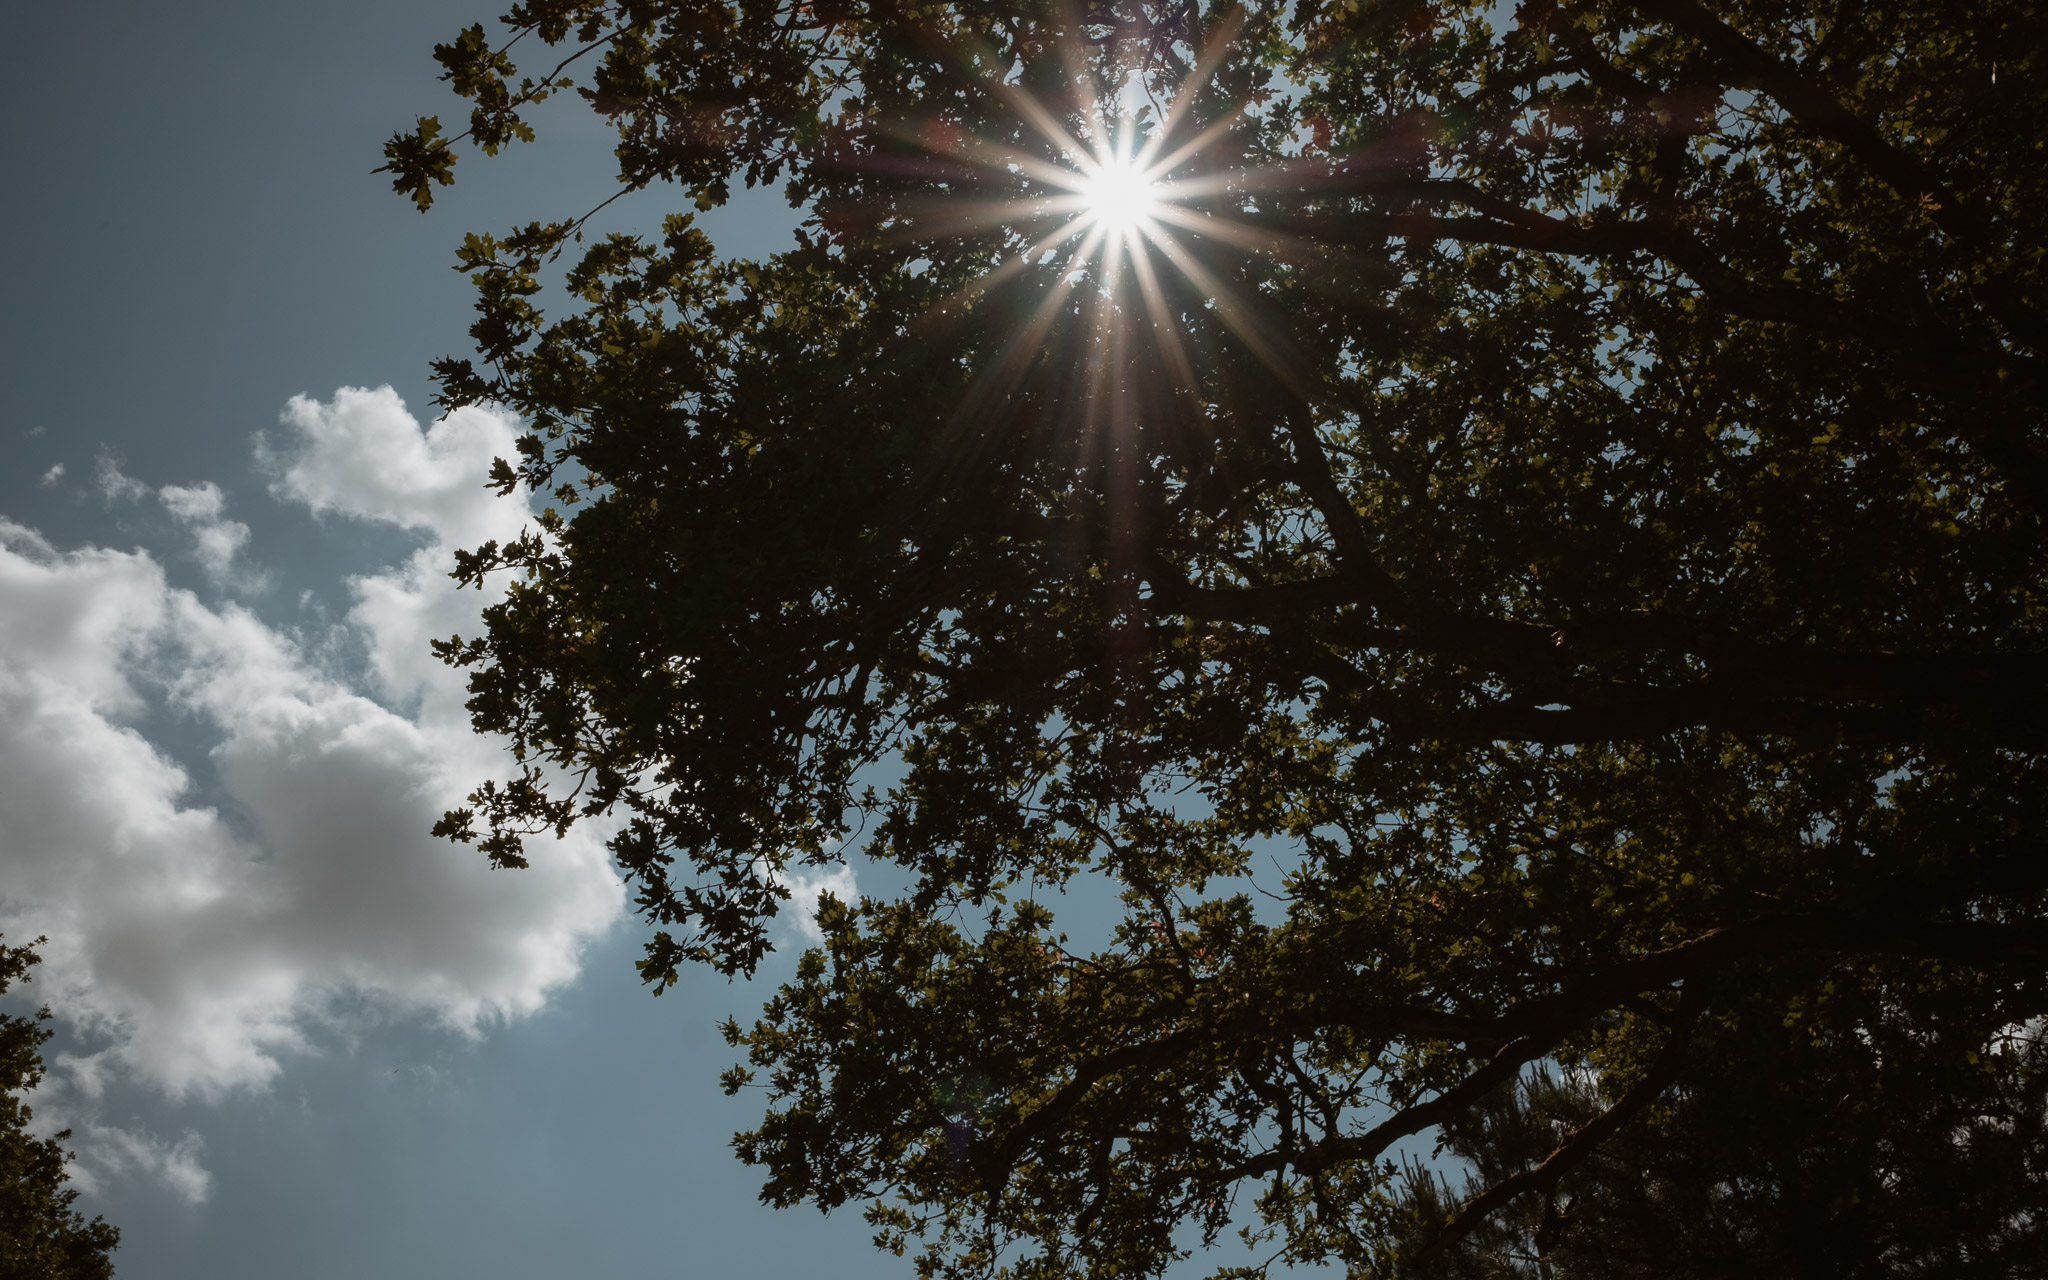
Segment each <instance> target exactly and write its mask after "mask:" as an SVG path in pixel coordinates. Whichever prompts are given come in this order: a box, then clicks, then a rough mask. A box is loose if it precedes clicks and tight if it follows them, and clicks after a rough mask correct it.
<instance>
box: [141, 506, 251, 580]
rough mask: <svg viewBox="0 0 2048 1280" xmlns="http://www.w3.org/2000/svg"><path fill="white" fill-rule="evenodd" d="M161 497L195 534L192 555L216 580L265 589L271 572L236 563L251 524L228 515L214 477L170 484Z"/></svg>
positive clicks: (181, 522) (166, 507) (175, 517)
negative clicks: (182, 483) (193, 482)
mask: <svg viewBox="0 0 2048 1280" xmlns="http://www.w3.org/2000/svg"><path fill="white" fill-rule="evenodd" d="M156 497H157V501H158V502H161V503H163V505H164V510H166V511H168V512H170V513H171V516H172V518H173V519H175V520H176V521H177V522H178V523H179V524H182V525H184V526H185V528H186V529H187V530H189V531H190V532H191V534H192V558H193V559H195V560H197V561H198V562H199V567H200V568H202V569H204V570H205V571H206V576H207V577H208V578H211V579H212V580H213V581H214V582H215V583H216V584H218V585H220V586H225V587H232V588H234V589H236V590H240V591H261V590H264V589H266V588H268V587H269V586H270V584H271V579H270V575H268V574H265V573H262V572H260V571H255V570H249V569H245V568H243V567H241V566H240V565H238V564H236V559H237V558H238V557H239V556H240V555H241V554H242V550H243V548H245V547H247V546H248V545H249V526H248V525H246V524H243V523H242V522H241V521H239V520H230V519H228V518H227V516H226V514H225V513H226V511H227V499H226V497H224V496H223V495H222V494H221V491H220V486H219V485H217V484H215V483H213V482H212V481H211V480H208V481H205V482H203V483H200V484H196V485H174V484H167V485H165V486H164V487H163V488H161V489H158V490H157V491H156Z"/></svg>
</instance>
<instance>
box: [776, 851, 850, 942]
mask: <svg viewBox="0 0 2048 1280" xmlns="http://www.w3.org/2000/svg"><path fill="white" fill-rule="evenodd" d="M779 878H780V879H781V881H782V882H783V883H784V884H786V885H788V886H789V903H790V907H791V908H792V909H793V910H794V911H795V912H796V921H795V924H796V930H797V932H798V933H799V934H801V935H802V936H803V938H804V940H805V941H807V942H809V943H810V944H811V945H813V946H822V945H823V944H824V941H825V931H824V930H823V929H821V928H819V927H818V900H819V899H820V898H821V897H823V896H824V895H825V894H828V893H829V894H831V895H832V896H833V897H834V898H837V899H838V900H839V901H841V902H843V903H845V904H847V905H848V906H851V905H853V904H854V903H855V902H858V901H859V900H860V886H859V885H858V884H857V883H856V882H855V879H854V874H853V867H852V866H850V865H849V864H847V863H844V862H841V863H837V864H835V865H833V866H831V867H805V868H794V869H791V870H788V871H784V872H782V873H781V874H780V877H779Z"/></svg>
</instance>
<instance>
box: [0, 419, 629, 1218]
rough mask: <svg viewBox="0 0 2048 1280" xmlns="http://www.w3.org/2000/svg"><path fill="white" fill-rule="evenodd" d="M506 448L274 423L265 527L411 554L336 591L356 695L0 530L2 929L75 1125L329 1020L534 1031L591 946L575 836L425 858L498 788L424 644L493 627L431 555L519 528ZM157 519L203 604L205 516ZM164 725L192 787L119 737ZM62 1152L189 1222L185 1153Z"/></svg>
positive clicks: (296, 644)
mask: <svg viewBox="0 0 2048 1280" xmlns="http://www.w3.org/2000/svg"><path fill="white" fill-rule="evenodd" d="M513 432H514V425H513V424H512V423H511V422H509V421H507V420H506V419H505V418H504V417H503V416H501V415H499V414H495V413H491V412H487V411H484V410H481V409H468V410H462V411H459V412H458V413H456V414H454V415H451V416H450V417H449V418H446V419H444V420H442V421H441V422H438V423H436V424H434V425H433V426H432V427H430V428H427V429H425V430H422V429H421V427H420V426H419V424H418V423H417V422H416V421H415V420H414V419H413V418H412V416H411V415H410V414H409V413H408V412H407V411H406V408H405V406H404V404H403V402H402V401H400V399H399V398H398V396H397V395H396V394H395V393H394V392H392V391H391V390H390V389H389V388H383V389H379V390H375V391H362V390H346V389H345V390H343V391H341V392H339V393H337V394H336V396H335V397H334V399H333V400H332V401H329V402H326V403H320V402H315V401H312V400H308V399H304V398H301V399H296V400H294V401H292V402H291V404H290V405H289V406H288V407H287V409H286V411H285V414H284V417H283V421H282V427H281V430H280V431H279V432H278V433H277V434H276V435H274V436H273V437H271V438H269V439H267V440H265V441H264V442H263V443H262V445H261V446H260V452H261V456H262V459H263V463H264V465H265V466H267V467H268V468H269V469H270V470H271V472H272V474H273V475H274V476H275V477H276V484H275V486H274V491H275V492H276V493H277V494H278V496H280V497H281V498H284V499H286V500H288V501H294V502H298V503H303V504H304V505H306V506H308V507H311V508H312V509H313V510H315V511H316V512H321V513H326V514H331V515H335V516H339V517H341V518H347V519H356V520H366V521H377V522H382V523H387V524H395V525H399V526H401V527H404V528H408V529H413V530H416V531H418V532H419V533H420V535H421V545H420V546H419V548H418V549H417V550H416V551H415V552H413V553H412V554H411V555H410V556H409V557H408V558H407V559H406V560H405V561H404V562H403V563H401V564H399V565H396V566H393V567H391V568H390V569H388V570H386V571H384V572H381V573H374V574H368V575H364V576H362V577H359V578H356V579H353V580H351V582H350V584H349V587H350V590H351V593H352V596H353V600H354V605H353V608H352V609H351V611H350V612H349V614H348V615H347V618H346V620H345V622H344V623H343V624H342V625H343V626H344V627H345V628H346V629H347V630H348V632H349V633H351V634H352V636H353V637H354V639H355V640H356V641H357V642H358V646H359V648H360V650H361V651H363V652H366V653H367V654H368V655H369V658H370V669H371V678H370V680H369V682H368V683H367V684H359V683H357V682H352V681H351V680H350V679H349V678H348V677H347V676H346V675H345V674H342V673H339V672H337V671H335V670H332V669H330V668H329V667H328V666H327V665H326V664H325V663H324V661H323V659H322V656H321V655H322V654H323V653H326V652H328V651H329V650H328V649H327V648H322V649H320V650H318V651H315V650H313V649H310V648H309V647H308V646H307V645H306V644H305V643H303V642H302V640H301V639H300V638H299V637H298V636H297V635H296V634H294V633H292V632H290V631H287V630H281V629H279V628H277V627H274V626H272V625H269V624H267V623H266V622H265V621H263V620H262V619H260V618H259V617H257V616H256V615H255V614H254V613H252V612H250V611H249V610H248V609H246V608H244V607H242V606H241V605H239V604H236V603H234V602H233V601H225V600H207V599H202V598H201V597H200V596H199V595H197V594H195V593H193V592H190V591H186V590H182V589H179V588H174V587H172V586H171V585H170V584H169V583H168V582H167V580H166V577H165V574H164V570H163V566H162V564H161V563H160V562H159V561H158V560H157V559H156V558H155V557H154V556H153V555H151V554H150V553H149V552H147V551H142V550H133V551H123V550H115V549H111V548H105V547H94V546H88V547H82V548H72V549H60V548H57V547H54V546H52V545H51V544H50V543H49V542H48V541H46V540H45V539H44V538H42V537H41V536H40V535H38V534H37V533H36V532H34V531H33V530H30V529H28V528H26V527H24V526H22V525H19V524H16V523H12V522H9V521H6V520H4V519H0V857H4V860H5V863H6V865H7V868H8V873H7V877H6V882H5V884H4V886H0V931H4V932H5V933H7V934H8V935H11V936H26V937H33V936H35V935H37V934H47V935H48V936H49V938H50V941H49V943H48V944H46V945H45V946H43V947H42V948H40V950H41V951H42V954H43V956H44V964H43V966H42V969H41V971H40V972H39V974H38V986H39V987H40V988H41V992H40V994H42V995H43V996H44V997H45V998H47V999H48V1000H49V1002H50V1004H51V1006H52V1008H53V1009H54V1010H55V1011H56V1013H57V1014H58V1016H59V1017H60V1019H62V1020H63V1021H65V1022H66V1023H68V1024H69V1025H70V1027H71V1028H72V1029H73V1030H74V1031H75V1032H76V1033H77V1034H78V1037H79V1039H80V1041H81V1044H82V1050H81V1051H80V1052H77V1053H74V1054H72V1055H70V1056H68V1057H65V1058H62V1059H60V1061H59V1063H58V1066H59V1068H60V1074H61V1076H62V1078H63V1080H64V1082H65V1083H66V1086H67V1087H68V1088H69V1089H70V1090H71V1091H72V1095H73V1098H74V1100H75V1101H76V1100H85V1101H89V1100H90V1099H91V1098H92V1097H93V1096H95V1094H96V1093H97V1091H98V1090H99V1089H100V1088H101V1086H102V1084H103V1083H104V1082H105V1081H107V1080H109V1079H110V1078H114V1077H119V1078H123V1079H128V1080H132V1081H136V1082H139V1083H142V1084H145V1085H148V1086H153V1087H155V1088H157V1089H160V1090H162V1091H164V1092H165V1093H166V1094H168V1095H170V1096H173V1097H197V1098H202V1099H217V1098H220V1097H222V1096H223V1095H225V1094H227V1093H230V1092H232V1091H234V1090H237V1089H245V1088H260V1087H263V1086H265V1085H267V1084H268V1083H270V1082H271V1081H273V1080H274V1079H276V1077H277V1076H278V1075H279V1073H280V1072H281V1071H282V1070H284V1068H285V1063H286V1061H287V1059H288V1056H289V1055H290V1054H293V1053H302V1052H308V1051H311V1050H312V1049H313V1048H314V1047H315V1045H316V1043H317V1041H318V1038H319V1030H320V1028H321V1027H323V1026H329V1025H332V1024H333V1023H334V1022H336V1021H337V1020H341V1019H344V1018H345V1017H347V1018H359V1017H363V1016H381V1017H390V1016H413V1017H424V1018H426V1019H429V1020H431V1021H433V1022H436V1023H438V1024H440V1025H442V1026H445V1027H448V1028H450V1029H452V1030H454V1031H456V1032H458V1033H462V1034H471V1035H474V1034H477V1033H478V1032H480V1031H481V1030H482V1029H484V1028H486V1027H487V1026H488V1025H490V1024H491V1023H493V1022H494V1021H498V1020H502V1019H506V1018H516V1017H519V1016H522V1015H525V1014H529V1013H532V1012H534V1011H535V1010H537V1009H538V1008H540V1006H541V1005H542V1004H543V1003H544V1001H545V1000H546V999H547V997H548V995H549V994H550V993H551V992H553V991H555V990H557V989H558V988H560V987H561V986H562V985H564V984H565V983H567V982H569V981H570V980H571V979H572V978H573V977H574V976H575V974H576V972H577V965H578V957H579V955H580V952H581V950H582V948H583V947H584V946H585V945H586V944H587V943H588V942H589V941H590V940H591V939H593V938H594V937H595V936H596V935H598V934H599V933H601V932H602V931H604V930H605V929H607V928H608V927H609V926H610V925H611V924H612V922H613V921H614V920H616V919H617V918H618V916H619V914H620V911H621V906H622V903H623V891H622V888H621V886H620V883H619V881H618V879H617V877H616V875H615V874H614V873H613V872H612V870H611V867H610V864H609V861H608V859H607V857H606V855H605V852H604V850H603V848H602V846H601V844H600V843H599V842H598V840H597V839H596V837H595V836H594V835H586V834H582V833H576V834H572V836H571V837H570V839H568V840H566V841H563V842H561V843H560V844H558V845H556V846H554V847H552V848H550V849H549V850H547V851H545V853H544V855H543V856H541V857H537V858H535V860H534V865H533V867H532V869H531V870H528V871H523V872H518V873H508V872H494V871H491V870H490V869H489V868H488V867H487V866H486V864H485V863H484V861H483V859H482V858H481V857H479V856H478V855H477V854H475V852H474V851H472V850H469V849H466V848H462V847H459V846H454V845H450V844H447V843H445V842H442V841H437V840H434V839H432V838H430V837H429V836H428V835H427V831H428V829H429V827H430V826H431V825H432V823H433V821H434V819H435V817H436V816H437V815H438V814H439V813H440V812H441V810H443V809H444V808H446V807H448V806H450V805H451V804H456V803H460V801H461V798H462V796H463V795H464V793H465V792H466V791H467V790H468V789H469V788H470V787H471V786H472V785H473V784H474V783H475V782H476V781H478V780H479V779H481V778H483V777H486V776H490V775H491V774H493V773H495V772H498V771H500V770H501V769H502V767H503V759H502V756H501V755H500V751H501V748H500V747H499V746H498V745H497V744H495V743H491V742H488V741H485V740H483V739H480V738H478V737H476V736H475V735H474V734H473V733H472V732H471V731H470V729H469V726H468V719H467V714H466V712H465V711H464V710H463V707H462V703H463V700H464V697H465V690H464V688H463V681H462V677H461V675H460V673H457V672H453V671H451V670H449V669H447V668H445V667H443V666H441V665H440V664H439V663H438V662H436V661H435V660H434V659H433V658H432V656H431V654H430V653H429V652H428V651H427V641H428V639H430V638H431V637H434V636H439V635H446V634H448V633H450V632H453V631H457V630H466V631H468V632H470V633H472V634H473V633H475V631H476V630H477V629H478V625H477V614H478V611H479V609H480V608H481V607H483V606H484V605H486V604H489V603H490V602H491V601H492V599H493V598H494V597H493V596H492V594H491V593H489V592H485V593H477V592H474V591H472V592H457V591H456V590H455V589H454V584H453V583H452V582H451V581H450V580H449V579H448V578H447V576H446V574H447V570H448V568H449V567H451V566H452V563H453V555H454V550H455V548H457V547H459V546H463V545H467V544H471V543H474V542H476V541H478V540H480V539H481V538H483V537H501V538H502V537H507V536H512V535H515V534H516V533H517V532H518V530H519V528H520V527H521V525H522V524H523V523H524V522H525V520H526V519H527V518H528V512H527V510H526V508H525V506H524V504H523V502H521V501H520V500H518V499H516V498H515V499H511V500H505V499H499V498H496V497H495V496H493V495H492V494H490V493H489V492H488V491H487V490H486V489H484V488H483V477H484V473H485V470H486V468H487V467H488V466H489V463H490V460H491V458H492V457H493V456H495V455H497V454H501V453H505V452H508V451H509V450H510V447H511V441H512V438H513ZM97 480H98V483H99V487H100V489H101V491H102V492H103V493H106V494H107V495H108V497H109V498H110V499H115V498H139V497H141V496H144V495H146V494H147V493H149V492H151V489H150V487H149V486H148V485H145V484H143V483H142V482H141V481H138V480H134V479H133V478H131V477H128V476H125V475H122V474H121V472H120V469H119V467H118V466H117V465H116V464H114V463H113V462H112V461H111V460H108V459H102V462H101V466H100V469H99V473H98V476H97ZM156 492H157V494H158V497H159V500H160V501H161V502H162V503H163V505H164V507H165V509H166V510H167V511H169V512H170V513H171V515H172V516H173V517H174V518H176V519H177V520H178V521H179V522H180V523H181V524H183V525H185V526H186V527H187V528H189V529H191V530H193V531H194V533H195V536H196V537H197V540H198V543H199V547H200V550H199V553H198V554H199V555H200V557H201V559H202V563H207V564H208V565H209V568H210V570H211V569H212V568H213V567H214V566H218V569H219V572H218V573H217V574H216V575H215V577H216V581H224V580H227V579H229V578H230V577H231V575H232V571H233V567H234V564H235V558H236V556H237V554H239V552H240V551H241V550H242V548H243V547H244V546H245V545H246V542H247V539H248V533H247V530H246V528H245V527H244V526H241V525H240V524H238V523H236V522H231V521H228V520H226V518H225V502H224V499H223V497H222V495H221V492H220V490H219V489H218V488H217V487H216V486H214V485H212V484H210V483H209V484H198V485H193V486H189V487H177V486H171V487H166V488H163V489H161V490H157V491H156ZM237 531H239V532H237ZM209 536H211V537H213V538H214V541H213V542H212V543H211V544H209V543H208V542H207V541H206V539H207V537H209ZM209 546H211V547H212V550H208V547H209ZM208 556H215V557H216V558H215V559H214V560H211V561H209V560H208V559H207V557H208ZM166 713H167V714H166ZM166 720H169V721H172V722H175V723H179V724H182V725H185V726H187V727H188V728H189V727H191V726H197V727H198V728H199V729H200V730H201V731H202V733H203V736H204V738H205V740H206V742H207V744H208V749H207V751H206V754H205V756H204V758H203V759H202V758H198V757H194V756H191V755H187V756H186V757H185V758H184V759H183V760H180V759H179V758H177V757H176V756H174V754H173V753H172V752H171V751H170V750H169V749H167V747H166V746H165V745H164V744H162V743H160V742H158V741H155V740H152V738H151V737H150V736H149V734H148V733H146V732H145V730H144V727H143V726H144V725H145V724H152V725H153V724H161V723H164V722H165V721H166ZM344 1010H347V1011H348V1012H347V1013H346V1014H344V1012H343V1011H344ZM365 1010H368V1011H369V1013H368V1014H367V1015H366V1014H365V1013H364V1011H365ZM67 1105H69V1104H67ZM73 1123H74V1127H76V1128H77V1130H78V1132H79V1134H80V1135H81V1136H80V1140H79V1143H78V1147H79V1151H80V1156H81V1160H82V1161H85V1162H87V1163H88V1165H91V1164H95V1163H96V1164H97V1166H98V1167H99V1168H100V1169H101V1170H102V1171H103V1172H107V1173H116V1174H118V1173H124V1172H125V1173H141V1174H147V1175H149V1176H153V1177H156V1178H157V1179H159V1180H160V1181H162V1182H164V1183H165V1184H166V1185H167V1186H170V1187H171V1188H172V1189H173V1190H174V1191H175V1192H176V1193H177V1194H179V1195H181V1196H183V1197H185V1198H187V1199H195V1200H196V1199H201V1198H203V1197H204V1195H205V1189H206V1185H207V1184H206V1180H205V1176H204V1170H203V1168H202V1166H201V1164H200V1146H199V1142H198V1139H197V1136H196V1135H188V1137H187V1139H185V1140H181V1141H179V1142H175V1143H172V1142H165V1141H164V1140H161V1139H157V1138H152V1137H149V1136H147V1135H138V1134H134V1133H130V1132H129V1131H126V1130H119V1129H115V1128H111V1127H107V1126H102V1125H98V1124H97V1122H96V1120H94V1119H93V1118H92V1117H91V1116H90V1115H85V1116H84V1117H83V1120H82V1122H81V1121H80V1120H77V1119H74V1120H73ZM123 1135H126V1136H123ZM87 1172H88V1174H89V1172H90V1171H89V1170H87Z"/></svg>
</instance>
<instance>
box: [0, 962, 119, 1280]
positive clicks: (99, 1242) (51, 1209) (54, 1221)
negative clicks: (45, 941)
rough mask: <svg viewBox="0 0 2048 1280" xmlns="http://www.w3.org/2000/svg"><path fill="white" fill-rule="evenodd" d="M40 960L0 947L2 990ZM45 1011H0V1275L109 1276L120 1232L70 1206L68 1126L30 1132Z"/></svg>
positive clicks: (74, 1279) (76, 1279)
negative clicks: (47, 1133)
mask: <svg viewBox="0 0 2048 1280" xmlns="http://www.w3.org/2000/svg"><path fill="white" fill-rule="evenodd" d="M36 941H37V942H41V941H42V939H40V938H38V939H37V940H36ZM38 960H39V957H38V956H37V955H36V953H35V952H34V951H32V950H30V949H29V948H28V947H8V946H0V992H4V991H6V990H7V989H8V987H10V986H12V985H13V984H15V983H17V982H26V981H28V978H29V970H30V969H31V968H33V967H34V966H35V965H36V964H37V962H38ZM49 1017H50V1011H49V1010H48V1009H43V1010H41V1011H40V1012H38V1013H37V1014H36V1016H35V1017H33V1018H19V1017H11V1016H0V1280H106V1277H108V1276H111V1275H113V1274H114V1263H113V1259H112V1258H111V1257H110V1256H109V1255H111V1254H112V1253H113V1252H114V1247H115V1246H116V1245H117V1244H119V1243H120V1242H121V1233H120V1232H119V1231H118V1230H116V1229H115V1228H113V1227H111V1226H108V1225H107V1223H106V1222H105V1220H104V1219H101V1218H98V1217H95V1218H94V1219H93V1220H92V1221H91V1222H87V1221H86V1220H85V1215H83V1214H81V1213H79V1212H78V1210H77V1209H75V1208H73V1207H72V1205H73V1204H74V1203H75V1202H76V1201H77V1199H78V1192H77V1190H76V1189H75V1188H72V1187H69V1186H66V1185H65V1184H66V1183H67V1182H69V1181H70V1178H69V1177H68V1176H67V1175H66V1174H65V1172H64V1161H65V1154H64V1147H63V1143H64V1141H65V1139H67V1138H69V1137H70V1136H71V1132H70V1130H68V1129H67V1130H65V1131H63V1132H61V1133H58V1134H56V1135H55V1136H53V1137H49V1138H38V1137H35V1136H33V1135H32V1134H30V1133H29V1132H28V1123H29V1120H30V1119H31V1118H32V1117H31V1113H30V1111H29V1109H28V1107H27V1106H25V1105H23V1103H22V1100H21V1099H22V1095H23V1094H25V1093H27V1092H29V1091H30V1090H32V1089H34V1088H35V1087H36V1085H37V1084H39V1083H40V1082H41V1081H42V1078H43V1058H42V1052H41V1051H42V1046H43V1042H44V1041H46V1040H48V1039H49V1038H50V1032H49V1030H48V1029H47V1028H45V1027H44V1026H43V1023H44V1022H46V1021H48V1019H49Z"/></svg>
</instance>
